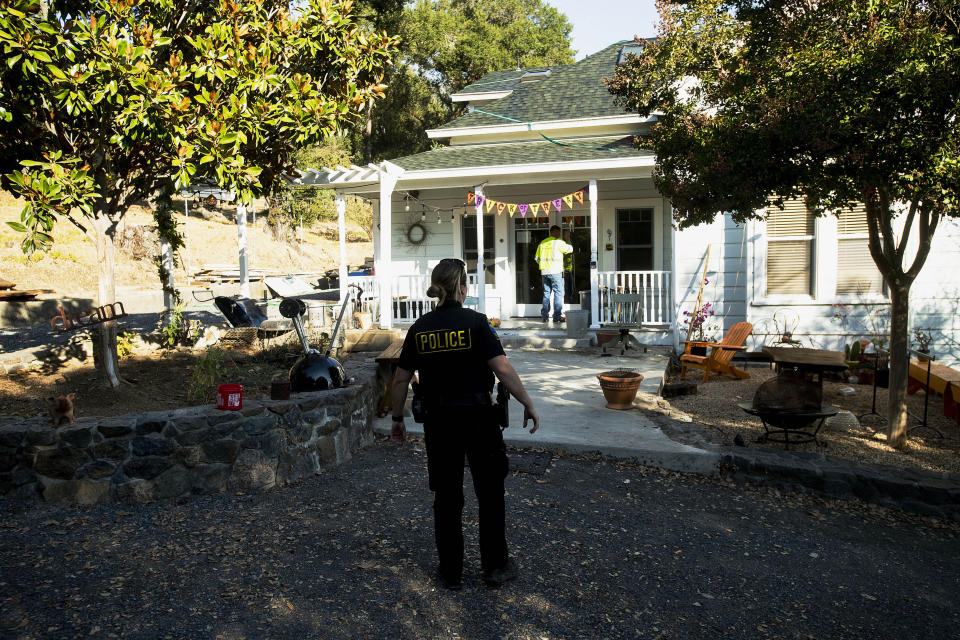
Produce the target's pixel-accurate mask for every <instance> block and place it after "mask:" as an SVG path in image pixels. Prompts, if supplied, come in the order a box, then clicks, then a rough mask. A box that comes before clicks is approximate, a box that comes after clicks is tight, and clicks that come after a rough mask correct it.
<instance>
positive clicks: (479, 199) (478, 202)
mask: <svg viewBox="0 0 960 640" xmlns="http://www.w3.org/2000/svg"><path fill="white" fill-rule="evenodd" d="M484 200H486V198H484V197H483V196H477V197H476V201H477V206H478V207H482V206H483V201H484Z"/></svg>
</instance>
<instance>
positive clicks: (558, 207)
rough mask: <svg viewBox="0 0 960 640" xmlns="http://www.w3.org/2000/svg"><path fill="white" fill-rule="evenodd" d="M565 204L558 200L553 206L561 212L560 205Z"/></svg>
mask: <svg viewBox="0 0 960 640" xmlns="http://www.w3.org/2000/svg"><path fill="white" fill-rule="evenodd" d="M562 203H563V199H561V198H557V199H556V200H554V201H553V206H554V207H556V208H557V211H560V205H561V204H562Z"/></svg>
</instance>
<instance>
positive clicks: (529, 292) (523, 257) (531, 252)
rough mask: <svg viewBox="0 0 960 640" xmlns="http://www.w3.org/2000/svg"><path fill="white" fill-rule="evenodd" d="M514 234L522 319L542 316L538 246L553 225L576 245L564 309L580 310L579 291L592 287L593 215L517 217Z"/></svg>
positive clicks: (518, 301)
mask: <svg viewBox="0 0 960 640" xmlns="http://www.w3.org/2000/svg"><path fill="white" fill-rule="evenodd" d="M512 220H513V229H514V231H513V235H514V247H515V251H516V253H515V255H516V261H515V262H514V265H515V269H516V287H517V288H516V296H517V297H516V310H515V313H516V315H517V316H520V317H540V308H541V306H542V305H543V283H542V281H541V278H540V268H539V266H538V265H537V261H536V259H535V256H536V254H537V246H538V245H539V244H540V242H541V241H542V240H543V239H544V238H546V237H547V236H548V235H550V226H551V225H553V224H557V225H561V227H562V228H563V230H564V236H565V237H566V236H567V232H569V234H570V236H569V240H568V242H569V243H570V244H572V245H573V260H572V265H571V266H572V269H571V276H569V277H568V278H567V280H566V282H565V287H564V288H565V293H566V295H565V297H564V309H571V308H572V309H579V308H580V295H579V292H580V291H583V290H585V289H589V288H590V216H589V215H575V214H570V215H563V216H562V217H561V215H560V214H559V213H557V212H555V211H554V212H551V214H550V215H549V216H544V215H541V216H539V217H532V216H527V217H526V218H518V217H514V218H513V219H512Z"/></svg>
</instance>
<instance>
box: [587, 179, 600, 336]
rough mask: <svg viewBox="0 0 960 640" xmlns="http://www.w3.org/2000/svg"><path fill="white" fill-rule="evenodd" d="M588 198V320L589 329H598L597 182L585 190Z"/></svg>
mask: <svg viewBox="0 0 960 640" xmlns="http://www.w3.org/2000/svg"><path fill="white" fill-rule="evenodd" d="M587 192H588V197H589V198H590V319H591V324H590V328H591V329H599V328H600V286H599V279H600V269H599V266H598V264H597V253H598V252H597V235H598V234H597V229H598V227H599V224H600V221H599V220H597V181H596V180H591V181H590V187H589V188H588V190H587Z"/></svg>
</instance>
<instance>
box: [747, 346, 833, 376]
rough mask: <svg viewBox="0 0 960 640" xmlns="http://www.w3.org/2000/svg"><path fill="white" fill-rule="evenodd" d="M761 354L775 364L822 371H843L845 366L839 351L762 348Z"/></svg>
mask: <svg viewBox="0 0 960 640" xmlns="http://www.w3.org/2000/svg"><path fill="white" fill-rule="evenodd" d="M763 353H765V354H767V355H768V356H770V358H772V359H773V361H774V362H776V363H777V364H787V365H795V366H801V367H802V366H808V367H819V368H823V369H837V370H840V371H842V370H844V369H846V368H847V364H846V362H845V361H844V359H843V358H844V356H843V353H842V352H840V351H827V350H825V349H803V348H795V347H764V348H763Z"/></svg>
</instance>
